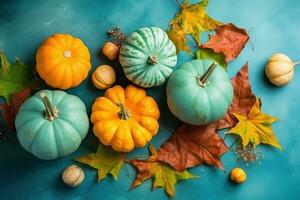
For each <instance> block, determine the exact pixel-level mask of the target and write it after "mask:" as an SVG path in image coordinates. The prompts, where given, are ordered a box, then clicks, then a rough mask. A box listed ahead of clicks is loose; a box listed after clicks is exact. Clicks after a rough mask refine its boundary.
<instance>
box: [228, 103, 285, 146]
mask: <svg viewBox="0 0 300 200" xmlns="http://www.w3.org/2000/svg"><path fill="white" fill-rule="evenodd" d="M233 114H234V116H235V117H236V118H237V119H238V121H239V122H238V124H237V125H236V126H235V127H233V128H232V129H230V130H229V131H228V132H227V134H237V135H239V136H240V137H241V138H242V144H243V146H244V147H245V146H247V145H248V144H249V143H252V144H253V146H254V147H255V146H256V145H258V144H260V143H264V144H269V145H272V146H274V147H276V148H279V149H281V150H282V147H281V145H280V144H279V142H278V140H277V138H276V136H275V134H274V132H273V130H272V128H271V126H272V124H273V123H274V122H276V121H277V120H278V119H277V118H276V117H273V116H270V115H267V114H265V113H263V112H262V111H261V109H260V101H259V99H257V100H256V102H255V104H254V105H253V107H252V108H251V110H250V113H249V114H248V115H247V116H244V115H240V114H236V113H233Z"/></svg>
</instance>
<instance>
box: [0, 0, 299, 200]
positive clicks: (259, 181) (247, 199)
mask: <svg viewBox="0 0 300 200" xmlns="http://www.w3.org/2000/svg"><path fill="white" fill-rule="evenodd" d="M177 11H178V7H177V5H176V3H175V0H159V1H158V0H157V1H153V0H141V1H136V0H126V1H124V0H109V1H108V0H107V1H105V0H90V1H85V0H69V1H62V0H56V1H54V0H53V1H50V0H49V1H38V0H32V1H25V0H15V1H14V0H11V1H1V2H0V49H2V50H4V51H5V52H6V54H7V55H8V57H9V58H10V59H13V58H14V57H15V56H18V57H20V58H21V59H22V60H23V61H25V62H26V63H29V64H34V56H35V53H36V50H37V47H38V46H39V44H40V43H41V41H42V40H43V39H44V38H45V37H47V36H49V35H51V34H52V33H56V32H62V33H70V34H72V35H74V36H77V37H80V38H82V39H83V40H84V42H85V43H86V44H87V46H88V47H89V48H90V51H91V54H92V64H93V67H96V66H97V65H99V64H104V63H108V64H112V65H113V66H114V67H115V69H117V71H118V83H121V84H122V85H126V84H127V83H128V81H126V80H125V78H124V74H123V72H122V71H121V68H120V66H119V65H118V64H117V62H109V61H108V60H107V59H106V58H104V57H102V56H99V50H100V47H101V45H102V44H103V43H104V41H105V40H106V37H107V36H106V34H105V32H106V30H107V29H109V28H110V27H112V26H115V25H120V26H121V27H122V28H124V30H125V32H126V33H130V32H132V31H134V30H135V29H137V28H139V27H142V26H159V27H161V28H163V29H166V28H167V26H168V23H169V21H170V19H171V18H172V17H173V16H174V14H175V13H176V12H177ZM208 12H209V14H210V15H211V16H213V17H215V18H217V19H219V20H220V21H223V22H233V23H235V24H236V25H238V26H241V27H245V28H247V29H248V30H250V35H251V40H252V43H253V45H254V51H253V50H252V47H251V45H250V43H249V44H248V45H247V46H246V48H245V49H244V51H243V52H242V54H241V55H240V56H239V58H238V59H237V60H236V61H234V62H232V63H230V66H229V74H230V76H233V75H234V74H235V73H236V72H237V71H238V70H239V69H240V67H241V66H242V65H243V64H244V63H245V62H246V61H249V64H250V68H249V70H250V81H251V84H252V86H253V90H254V92H255V94H257V95H258V96H260V97H261V98H262V100H263V110H264V111H265V112H266V113H269V114H272V115H275V116H278V117H279V118H280V119H281V121H280V122H278V123H276V124H275V125H274V130H275V132H276V135H277V136H278V138H279V141H280V142H281V144H282V146H283V147H284V149H285V151H284V152H280V151H278V150H275V149H272V148H270V147H266V146H263V147H261V149H262V151H263V154H264V156H265V157H264V159H263V160H262V164H261V165H258V164H257V165H252V166H249V167H247V166H244V167H245V170H246V172H247V173H248V180H247V182H246V183H244V184H242V185H233V184H231V183H230V182H229V181H228V171H230V169H231V168H232V167H235V166H239V165H240V164H239V163H237V162H236V157H235V156H234V154H233V153H228V154H226V155H225V156H223V157H222V161H223V163H224V166H225V169H226V172H227V173H224V172H223V171H221V170H218V169H215V168H210V167H206V166H201V167H196V168H194V169H192V170H191V171H192V172H193V173H194V174H197V175H199V176H200V178H199V179H196V180H190V181H184V182H181V183H179V184H178V185H177V186H176V190H177V191H176V196H175V199H213V200H214V199H216V200H217V199H243V200H252V199H256V200H260V199H289V200H290V199H291V200H293V199H299V198H300V190H299V185H300V156H299V152H300V133H299V129H300V125H299V116H300V115H299V112H300V103H299V99H300V93H299V85H300V70H299V69H296V73H295V79H294V81H293V82H291V83H290V84H289V85H288V86H286V87H281V88H276V87H273V86H271V85H270V84H269V83H268V81H267V80H266V79H265V76H264V73H263V68H264V63H265V61H266V59H267V57H268V56H270V55H271V54H273V53H275V52H282V53H286V54H288V55H289V56H290V57H291V58H292V59H294V60H296V59H300V48H299V45H300V37H299V34H300V20H299V13H300V2H299V1H296V0H264V1H262V0H251V1H249V0H239V1H236V0H226V1H224V0H223V1H218V0H211V2H210V5H209V6H208ZM190 59H191V57H190V56H188V55H187V54H185V53H181V54H180V55H179V64H180V63H183V62H185V61H187V60H190ZM164 88H165V86H161V87H157V88H153V89H149V90H148V92H149V94H150V95H153V96H154V97H155V98H156V99H157V100H158V101H159V104H160V107H161V111H162V117H161V120H160V122H161V123H162V124H164V125H165V126H169V127H171V128H174V127H176V126H177V125H178V121H177V120H176V119H175V118H174V117H173V116H171V114H169V112H168V110H167V107H166V98H165V93H164ZM69 92H70V93H72V94H75V95H78V96H80V97H81V98H82V99H83V100H84V102H85V103H86V105H87V106H88V109H89V110H90V105H91V103H92V101H93V100H94V99H95V97H96V96H98V95H101V94H102V93H103V92H101V91H97V90H96V89H94V88H93V86H92V84H91V83H90V81H89V79H88V80H86V81H85V82H84V83H83V84H82V85H80V87H77V88H75V89H72V90H69ZM170 134H171V133H170V132H169V131H167V130H166V129H165V128H163V127H162V128H161V130H160V132H159V134H158V136H156V137H155V138H154V139H153V143H154V145H155V146H156V147H158V146H159V145H160V144H161V143H162V142H164V141H165V140H166V139H167V138H168V137H169V136H170ZM226 142H227V144H229V145H230V144H231V143H232V141H230V140H229V139H226ZM96 146H97V142H96V140H95V138H94V137H93V136H92V134H91V133H89V136H88V138H87V139H86V140H85V141H84V142H83V144H82V146H81V147H80V149H79V150H78V151H77V152H75V153H73V154H71V155H70V156H67V157H65V158H62V159H57V160H54V161H41V160H38V159H36V158H34V157H33V156H32V155H30V154H29V153H27V152H25V151H24V150H23V149H22V148H21V147H20V145H19V143H18V142H17V140H16V138H15V137H12V138H10V140H9V141H8V142H5V143H1V144H0V199H4V200H5V199H14V200H15V199H26V200H27V199H31V200H35V199H46V200H52V199H78V200H81V199H83V200H85V199H110V200H114V199H119V200H121V199H147V200H148V199H149V200H150V199H155V200H156V199H168V197H167V196H166V195H165V194H164V192H163V190H161V189H158V190H155V191H153V192H151V189H150V188H151V182H150V181H147V182H146V183H145V184H143V185H141V186H140V187H138V188H137V189H135V190H131V191H128V189H129V187H130V184H131V183H132V181H133V179H134V176H135V172H134V169H133V168H131V167H130V166H127V169H128V171H129V174H127V173H126V169H125V168H123V170H122V171H121V173H120V177H119V180H118V181H114V180H113V179H112V178H111V177H110V178H108V179H106V180H104V181H102V182H100V183H96V171H94V170H92V169H90V168H84V169H85V172H86V180H85V182H84V183H83V184H82V185H81V186H80V187H79V188H75V189H72V188H68V187H67V186H65V185H64V184H63V183H62V182H61V180H60V173H61V171H62V169H63V168H64V167H66V166H67V165H69V164H71V163H73V161H72V160H73V158H74V157H76V156H78V155H82V154H85V153H87V152H89V151H93V150H96ZM145 154H147V149H138V150H136V151H134V152H133V153H131V154H130V156H132V157H134V156H136V155H145Z"/></svg>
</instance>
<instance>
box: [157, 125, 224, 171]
mask: <svg viewBox="0 0 300 200" xmlns="http://www.w3.org/2000/svg"><path fill="white" fill-rule="evenodd" d="M216 125H217V124H215V123H212V124H209V125H205V126H192V125H189V124H182V125H181V126H180V127H179V128H178V129H177V130H176V131H175V133H174V134H173V136H172V137H171V138H170V139H169V140H168V141H167V142H165V143H164V144H163V145H162V146H161V148H160V149H159V152H158V160H159V161H161V162H166V163H168V164H169V165H171V166H172V167H173V168H174V169H176V170H178V171H183V170H185V169H186V168H189V167H194V166H197V165H201V164H207V165H215V166H216V167H218V168H221V169H223V165H222V163H221V160H220V156H221V155H222V154H224V153H225V152H226V151H227V150H228V148H227V146H226V145H225V143H224V140H223V139H222V138H221V137H220V136H219V135H218V134H217V127H216Z"/></svg>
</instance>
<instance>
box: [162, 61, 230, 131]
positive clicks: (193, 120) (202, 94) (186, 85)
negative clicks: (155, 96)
mask: <svg viewBox="0 0 300 200" xmlns="http://www.w3.org/2000/svg"><path fill="white" fill-rule="evenodd" d="M211 64H212V62H211V61H210V60H193V61H190V62H187V63H185V64H183V65H182V66H180V67H179V68H178V70H176V71H175V72H173V74H172V75H171V77H170V78H169V80H168V84H167V102H168V106H169V108H170V110H171V112H172V113H173V114H174V115H175V116H177V117H178V118H179V119H180V120H181V121H184V122H186V123H188V124H193V125H203V124H208V123H210V122H212V121H216V120H218V119H220V118H222V117H223V116H224V114H225V112H226V111H227V109H228V107H229V105H230V104H231V102H232V98H233V87H232V85H231V82H230V80H229V78H228V75H227V73H226V72H225V70H224V69H223V68H222V67H220V66H217V67H216V68H215V69H214V71H213V72H212V74H211V77H210V78H209V79H208V81H209V83H208V84H207V85H206V86H205V87H204V88H203V87H201V86H199V85H198V83H197V78H196V77H197V76H198V75H202V74H203V73H204V72H205V71H206V70H207V69H208V68H209V66H210V65H211Z"/></svg>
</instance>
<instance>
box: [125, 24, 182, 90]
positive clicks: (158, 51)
mask: <svg viewBox="0 0 300 200" xmlns="http://www.w3.org/2000/svg"><path fill="white" fill-rule="evenodd" d="M119 60H120V63H121V65H122V67H123V70H124V72H125V75H126V77H127V78H128V79H129V80H130V81H132V82H133V83H135V84H137V85H139V86H141V87H145V88H149V87H153V86H158V85H161V84H162V83H164V82H165V81H166V79H167V78H168V77H169V76H170V74H171V73H172V71H173V68H174V66H175V65H176V63H177V55H176V47H175V45H174V44H173V42H172V41H171V40H169V38H168V35H167V33H166V32H165V31H163V30H161V29H160V28H157V27H150V28H141V29H139V30H137V31H135V32H133V33H132V34H131V35H130V36H129V37H128V38H127V39H126V40H125V41H124V43H123V44H122V46H121V49H120V57H119Z"/></svg>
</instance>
